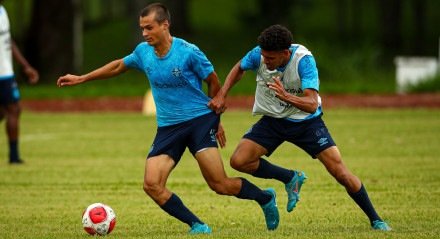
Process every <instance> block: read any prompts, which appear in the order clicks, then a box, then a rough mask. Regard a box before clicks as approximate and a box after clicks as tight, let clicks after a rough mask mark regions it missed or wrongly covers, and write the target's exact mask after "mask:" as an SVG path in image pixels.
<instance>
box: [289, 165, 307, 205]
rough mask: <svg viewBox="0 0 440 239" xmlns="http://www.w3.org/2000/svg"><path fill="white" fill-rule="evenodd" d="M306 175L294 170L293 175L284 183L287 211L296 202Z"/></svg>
mask: <svg viewBox="0 0 440 239" xmlns="http://www.w3.org/2000/svg"><path fill="white" fill-rule="evenodd" d="M306 179H307V176H306V174H305V173H304V172H301V171H295V176H293V178H292V180H290V182H288V183H286V184H285V189H286V192H287V208H286V209H287V212H291V211H293V209H294V208H295V206H296V203H297V202H298V201H299V191H300V190H301V186H302V185H303V183H304V181H305V180H306Z"/></svg>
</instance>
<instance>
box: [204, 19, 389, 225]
mask: <svg viewBox="0 0 440 239" xmlns="http://www.w3.org/2000/svg"><path fill="white" fill-rule="evenodd" d="M292 42H293V40H292V34H291V33H290V31H289V30H288V29H287V28H285V27H283V26H281V25H273V26H270V27H268V28H267V29H265V30H264V31H263V32H262V33H261V34H260V36H259V37H258V43H259V45H258V46H257V47H255V48H254V49H253V50H251V51H249V52H248V53H247V54H246V55H245V56H244V57H243V58H242V59H241V60H240V61H239V62H238V63H237V64H236V65H235V66H234V67H233V68H232V69H231V71H230V72H229V74H228V76H227V78H226V81H225V83H224V86H223V87H222V89H220V91H219V92H218V93H217V95H216V96H215V97H214V99H213V100H212V101H211V102H210V103H209V105H210V107H212V108H213V109H214V110H217V111H221V110H222V109H224V107H225V97H226V95H227V93H228V92H229V90H230V89H231V88H232V86H233V85H234V84H235V83H237V82H238V81H239V80H241V79H242V76H243V74H244V72H245V71H247V70H253V71H255V72H256V75H257V76H256V83H257V87H256V92H255V103H254V107H253V114H254V115H263V116H262V118H261V119H260V120H259V121H258V122H257V123H256V124H254V125H253V126H252V128H251V129H250V130H249V131H248V132H247V133H246V134H245V135H244V136H243V139H242V140H241V141H240V143H239V145H238V146H237V148H236V150H235V152H234V154H233V155H232V157H231V165H232V167H233V168H235V169H237V170H238V171H241V172H245V173H249V174H251V175H253V176H255V177H259V178H267V179H276V180H279V181H281V182H283V183H284V185H285V190H286V192H287V199H288V200H287V206H286V210H287V211H288V212H291V211H292V210H293V209H294V208H295V206H296V204H297V202H298V200H299V192H300V189H301V186H302V184H303V183H304V181H305V180H306V178H307V177H306V176H305V173H304V172H301V171H296V170H289V169H286V168H282V167H280V166H277V165H274V164H272V163H270V162H268V161H267V160H265V159H263V158H262V156H263V155H266V156H270V155H271V154H272V153H273V152H274V151H275V149H276V148H277V147H278V146H279V145H280V144H281V143H283V142H285V141H287V142H290V143H292V144H295V145H296V146H298V147H300V148H301V149H303V150H304V151H305V152H307V153H308V154H309V155H310V156H311V157H313V158H318V159H319V160H320V161H321V163H322V164H323V165H324V166H325V167H326V169H327V171H328V172H329V173H330V174H331V175H332V176H333V177H334V178H335V179H336V180H337V181H338V182H339V183H340V184H341V185H342V186H344V187H345V189H346V190H347V192H348V194H349V195H350V197H351V198H352V199H353V200H354V201H355V202H356V203H357V204H358V205H359V207H360V208H361V209H362V210H363V211H364V213H365V214H366V215H367V216H368V218H369V220H370V224H371V226H372V228H374V229H377V230H383V231H389V230H391V228H390V227H389V226H388V225H387V223H385V222H384V221H383V220H382V219H381V218H380V217H379V215H378V214H377V213H376V211H375V209H374V207H373V205H372V203H371V202H370V199H369V197H368V194H367V191H366V189H365V187H364V186H363V184H362V183H361V181H360V180H359V178H358V177H356V176H355V175H354V174H353V173H352V172H350V171H349V169H348V168H347V167H346V166H345V165H344V163H343V161H342V158H341V154H340V152H339V150H338V148H337V146H336V144H335V142H334V141H333V139H332V137H331V135H330V133H329V132H328V130H327V127H326V126H325V124H324V122H323V120H322V119H321V115H322V107H321V98H320V96H319V94H318V92H319V78H318V70H317V67H316V62H315V59H314V57H313V55H312V53H311V52H310V51H309V50H307V49H306V48H305V47H304V46H302V45H298V44H292Z"/></svg>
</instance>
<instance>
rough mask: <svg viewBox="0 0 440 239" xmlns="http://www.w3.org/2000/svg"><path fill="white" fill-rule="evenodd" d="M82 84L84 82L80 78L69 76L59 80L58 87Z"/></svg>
mask: <svg viewBox="0 0 440 239" xmlns="http://www.w3.org/2000/svg"><path fill="white" fill-rule="evenodd" d="M82 82H83V80H82V78H81V77H80V76H77V75H71V74H67V75H64V76H61V77H60V78H58V80H57V86H58V87H63V86H71V85H77V84H80V83H82Z"/></svg>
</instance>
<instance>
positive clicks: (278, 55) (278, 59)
mask: <svg viewBox="0 0 440 239" xmlns="http://www.w3.org/2000/svg"><path fill="white" fill-rule="evenodd" d="M261 55H262V56H263V61H264V64H266V66H267V69H269V70H271V71H273V70H275V69H276V68H278V67H280V66H284V65H285V64H287V62H288V61H289V57H290V56H289V50H283V51H266V50H263V49H262V50H261Z"/></svg>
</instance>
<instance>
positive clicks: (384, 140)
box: [0, 109, 440, 239]
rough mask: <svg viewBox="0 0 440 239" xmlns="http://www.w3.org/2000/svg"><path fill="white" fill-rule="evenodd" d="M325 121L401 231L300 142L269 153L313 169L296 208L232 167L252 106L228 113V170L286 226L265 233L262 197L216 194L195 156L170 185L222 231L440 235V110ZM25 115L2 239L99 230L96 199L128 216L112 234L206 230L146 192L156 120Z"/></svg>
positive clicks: (6, 175) (7, 175) (2, 191)
mask: <svg viewBox="0 0 440 239" xmlns="http://www.w3.org/2000/svg"><path fill="white" fill-rule="evenodd" d="M324 119H325V120H326V123H327V126H328V127H329V129H330V131H331V132H332V134H333V137H334V139H335V140H336V142H337V143H338V145H339V147H340V150H341V152H342V154H343V158H344V161H345V163H346V164H347V166H348V167H349V168H350V169H351V170H352V171H353V172H355V174H356V175H358V176H359V177H360V178H361V179H362V180H363V183H364V184H365V186H366V188H367V189H368V191H369V195H370V198H371V200H372V201H373V203H374V204H375V206H376V209H377V210H378V212H379V214H380V215H381V216H382V217H383V218H384V219H386V220H387V221H388V222H389V223H390V225H391V226H392V227H393V229H394V231H392V232H390V233H381V232H375V231H372V230H371V229H370V227H369V225H368V222H367V218H366V217H365V215H364V214H363V213H362V212H361V210H360V209H358V208H357V206H356V205H355V204H354V203H353V202H352V201H351V199H350V198H349V197H348V195H347V194H346V193H345V191H344V190H343V188H342V187H340V186H339V185H338V184H337V183H336V182H335V181H334V180H333V179H332V178H331V177H330V176H329V175H328V174H327V173H326V171H325V169H324V168H323V167H322V165H321V164H320V163H319V162H318V161H316V160H313V159H310V158H309V157H308V156H307V155H306V154H305V153H304V152H302V151H300V150H298V149H296V148H295V147H292V146H290V145H289V144H283V145H282V146H281V147H280V148H279V149H278V150H277V151H276V152H275V153H274V154H273V156H271V157H270V159H271V160H272V161H273V162H275V163H277V164H280V165H282V166H286V167H290V168H295V169H302V170H304V171H305V172H306V173H307V174H308V176H309V180H308V181H307V183H306V184H305V185H304V187H303V189H302V191H301V197H302V200H301V202H300V203H299V204H298V207H297V208H296V209H295V211H294V212H293V213H291V214H288V213H287V212H285V203H286V195H285V192H284V189H283V185H282V184H280V183H278V182H276V181H273V180H261V179H256V178H253V177H250V176H248V175H243V174H240V173H238V172H236V171H234V170H231V168H230V167H229V165H228V157H229V156H230V155H231V154H232V151H233V150H234V147H235V145H236V144H237V142H238V140H239V139H240V137H241V136H242V134H243V133H244V132H245V131H246V130H247V129H248V128H249V126H250V125H251V124H252V123H253V122H254V121H255V120H256V118H253V117H251V116H250V114H249V113H248V112H246V113H244V112H228V113H227V114H225V115H224V116H223V117H222V121H223V124H224V126H225V129H226V133H227V136H228V143H227V144H228V145H227V147H226V149H224V150H222V155H223V157H224V162H225V166H226V170H227V172H228V174H229V175H231V176H245V177H246V178H248V179H250V180H251V181H253V182H254V183H256V184H257V185H258V186H260V187H262V188H265V187H269V186H271V187H274V188H275V189H276V191H277V193H278V199H277V200H278V205H279V209H280V215H281V223H280V226H279V228H278V229H277V230H276V231H274V232H268V231H266V229H265V224H264V219H263V215H262V212H261V209H260V208H259V207H258V205H257V204H256V203H254V202H250V201H243V200H238V199H236V198H234V197H226V196H218V195H216V194H215V193H214V192H212V191H210V190H209V188H208V186H207V185H206V184H205V182H204V180H203V177H202V175H201V173H200V172H199V169H198V167H197V164H196V162H195V160H194V159H192V157H191V156H190V155H189V154H188V153H187V152H186V153H185V155H184V157H183V159H182V160H181V162H180V164H179V165H178V167H177V168H176V169H175V170H174V172H173V173H172V175H171V176H170V178H169V180H168V187H169V188H170V189H171V190H172V191H174V192H176V193H177V194H178V195H180V196H181V198H182V199H183V201H184V202H185V203H186V205H187V206H188V207H189V208H191V209H192V210H193V211H194V212H195V213H196V214H197V215H198V216H199V217H200V218H201V219H203V220H204V221H205V222H207V223H209V224H210V225H211V226H212V228H213V230H214V233H213V235H212V236H211V237H212V238H240V239H242V238H314V239H315V238H417V239H420V238H437V237H438V235H439V234H440V229H439V228H440V204H439V200H440V174H439V173H438V172H439V170H440V164H439V163H438V155H439V154H440V148H439V147H438V146H439V139H440V136H439V135H440V111H439V110H427V109H401V110H397V109H396V110H394V109H387V110H373V109H360V110H351V109H331V110H327V111H326V114H325V116H324ZM21 123H22V124H21V125H22V128H21V131H22V134H21V151H22V156H23V158H24V159H25V161H26V164H25V165H22V166H10V165H8V164H7V163H6V158H5V155H6V153H7V152H6V140H5V139H6V137H5V133H4V127H1V130H0V155H1V156H2V159H3V160H1V161H0V212H1V216H0V238H2V239H9V238H33V239H37V238H90V237H89V236H88V235H86V233H85V232H84V231H83V229H82V227H81V213H82V211H83V210H84V209H85V208H86V206H87V205H89V204H91V203H94V202H104V203H107V204H109V205H110V206H111V207H112V208H113V209H114V210H115V212H116V214H117V224H116V228H115V230H114V231H113V232H112V234H111V235H109V237H108V238H202V236H200V237H199V236H195V237H194V236H188V235H187V234H186V232H187V230H188V228H187V226H186V225H184V224H183V223H180V222H179V221H177V220H176V219H174V218H172V217H170V216H168V215H167V214H166V213H164V212H163V211H162V210H160V208H159V207H158V206H157V205H155V204H154V203H153V202H152V200H151V199H149V198H148V197H147V196H146V195H145V194H144V192H143V191H142V180H143V172H144V159H145V155H146V154H147V152H148V149H149V146H150V144H151V142H152V139H153V137H154V133H155V128H156V124H155V119H154V118H152V117H145V116H142V115H141V114H136V113H126V114H121V113H105V114H103V113H87V114H75V113H62V114H61V113H59V114H50V113H33V112H27V111H25V112H24V114H23V115H22V119H21ZM3 126H4V125H3Z"/></svg>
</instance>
